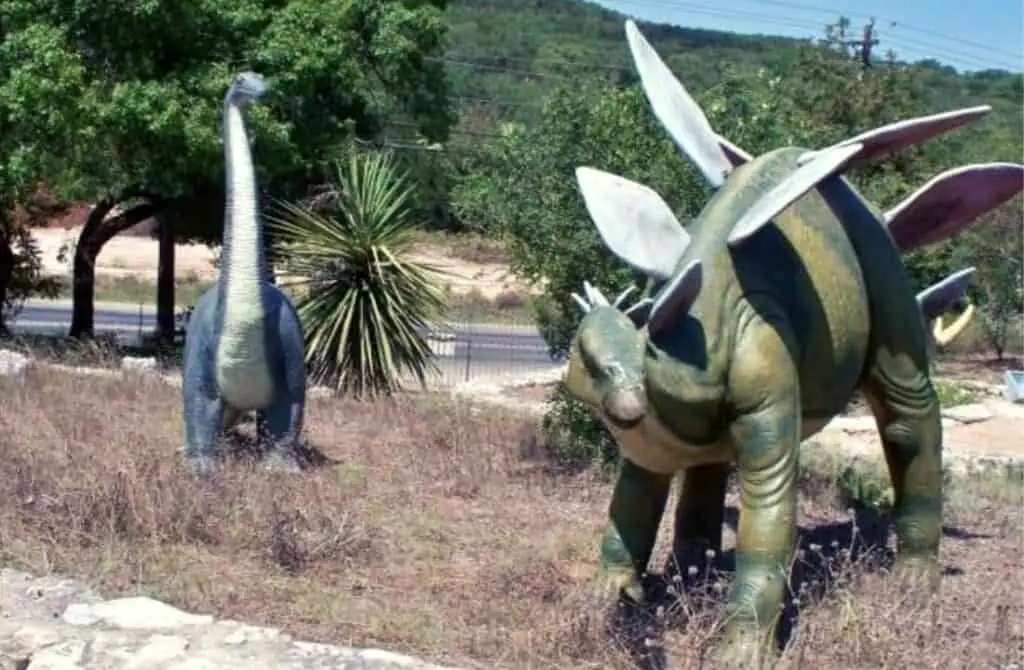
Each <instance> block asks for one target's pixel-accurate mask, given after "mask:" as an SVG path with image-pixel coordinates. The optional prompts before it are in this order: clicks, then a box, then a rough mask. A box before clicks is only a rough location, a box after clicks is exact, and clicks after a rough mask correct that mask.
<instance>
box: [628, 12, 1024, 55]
mask: <svg viewBox="0 0 1024 670" xmlns="http://www.w3.org/2000/svg"><path fill="white" fill-rule="evenodd" d="M747 1H755V0H747ZM616 4H618V5H625V6H627V7H628V6H631V5H633V6H640V7H644V6H649V7H665V8H671V9H688V10H690V11H694V13H699V12H700V11H705V12H706V11H711V10H714V11H715V12H716V13H717V14H719V15H723V16H729V15H730V14H732V15H733V16H734V17H747V18H754V19H757V20H769V19H771V18H772V17H771V16H765V15H760V16H759V15H758V13H757V12H749V11H745V10H738V9H729V10H724V9H722V8H720V7H714V6H708V5H699V4H695V3H689V2H685V1H677V0H671V1H670V0H616ZM756 4H757V5H758V6H759V7H763V6H765V5H768V6H775V7H784V8H788V9H796V10H800V11H804V12H813V13H816V14H820V15H829V16H832V17H835V16H836V11H835V10H834V9H831V8H826V7H822V6H820V5H810V4H806V3H799V2H789V1H788V0H756ZM844 14H845V15H847V16H848V17H849V18H863V19H870V18H872V15H868V14H864V13H861V12H854V13H850V12H844ZM874 16H875V17H877V19H878V22H879V23H885V24H888V25H889V27H901V28H903V29H905V30H909V31H911V32H917V33H921V34H923V35H929V36H931V37H933V38H938V39H941V40H944V41H948V42H954V43H957V44H961V45H964V46H968V47H971V48H974V49H981V50H983V51H987V52H989V53H994V54H998V55H1002V56H1009V57H1012V58H1014V59H1015V60H1017V61H1018V62H1019V61H1020V59H1021V54H1019V53H1018V54H1014V53H1011V52H1009V51H1006V50H1004V49H999V48H996V47H993V46H992V45H986V44H982V43H980V42H972V41H970V40H965V39H962V38H958V37H952V36H950V35H946V34H943V33H941V32H938V31H936V30H933V29H931V28H925V27H921V26H915V25H912V24H910V23H907V22H906V21H898V20H894V19H892V18H888V17H882V16H878V15H874ZM786 22H787V23H792V24H794V26H795V27H805V26H806V25H807V23H808V22H807V21H806V20H805V19H796V18H792V19H789V18H787V19H786ZM801 24H802V25H801ZM931 46H934V47H935V48H939V47H938V45H934V44H933V45H931ZM963 55H965V56H969V57H972V58H974V59H977V58H978V56H976V55H970V54H963Z"/></svg>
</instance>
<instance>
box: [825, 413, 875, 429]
mask: <svg viewBox="0 0 1024 670" xmlns="http://www.w3.org/2000/svg"><path fill="white" fill-rule="evenodd" d="M822 430H841V431H843V432H844V433H866V432H876V431H877V430H878V426H877V425H876V424H875V417H873V416H871V415H867V416H837V417H836V418H834V419H832V420H831V421H829V422H828V423H827V424H826V425H825V427H824V428H823V429H822Z"/></svg>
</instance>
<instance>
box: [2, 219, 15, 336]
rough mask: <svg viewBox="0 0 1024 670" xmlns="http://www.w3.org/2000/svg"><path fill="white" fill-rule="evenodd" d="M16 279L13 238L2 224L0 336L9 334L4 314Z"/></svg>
mask: <svg viewBox="0 0 1024 670" xmlns="http://www.w3.org/2000/svg"><path fill="white" fill-rule="evenodd" d="M13 277H14V250H13V249H11V237H10V235H8V234H7V231H6V230H5V229H4V222H0V334H4V335H6V334H7V323H6V322H5V320H4V316H5V315H4V312H5V310H6V308H7V288H8V287H9V286H10V285H11V279H12V278H13Z"/></svg>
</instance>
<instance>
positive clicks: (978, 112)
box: [798, 105, 992, 164]
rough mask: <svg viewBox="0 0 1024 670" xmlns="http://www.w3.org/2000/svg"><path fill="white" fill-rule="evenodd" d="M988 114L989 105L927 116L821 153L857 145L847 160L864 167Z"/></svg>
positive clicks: (868, 133)
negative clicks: (868, 162)
mask: <svg viewBox="0 0 1024 670" xmlns="http://www.w3.org/2000/svg"><path fill="white" fill-rule="evenodd" d="M991 110H992V107H990V106H989V105H980V106H978V107H965V108H963V109H954V110H952V111H949V112H942V113H941V114H930V115H928V116H919V117H917V118H913V119H905V120H903V121H897V122H895V123H890V124H887V125H884V126H881V127H879V128H875V129H874V130H868V131H866V132H863V133H861V134H860V135H857V136H856V137H851V138H849V139H846V140H843V141H842V142H839V143H838V144H833V145H832V146H831V147H828V148H827V149H822V150H821V151H828V150H830V149H835V148H837V147H843V146H848V145H852V144H859V145H861V149H860V151H859V152H858V153H857V154H856V155H855V156H853V158H851V159H850V160H851V163H853V164H860V163H865V162H867V161H870V160H873V159H876V158H881V157H883V156H887V155H889V154H891V153H895V152H897V151H900V150H902V149H906V148H907V147H910V146H913V145H915V144H920V143H922V142H926V141H928V140H930V139H932V138H933V137H935V136H936V135H941V134H942V133H945V132H948V131H950V130H953V129H954V128H957V127H959V126H962V125H964V124H966V123H970V122H971V121H976V120H978V119H980V118H981V117H983V116H985V115H986V114H988V113H989V112H990V111H991ZM821 151H809V152H807V153H805V154H804V155H803V156H801V157H800V158H799V159H798V162H799V163H806V162H807V161H809V160H811V159H812V158H813V157H814V156H815V154H818V153H821Z"/></svg>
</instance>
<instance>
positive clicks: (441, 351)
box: [425, 320, 563, 388]
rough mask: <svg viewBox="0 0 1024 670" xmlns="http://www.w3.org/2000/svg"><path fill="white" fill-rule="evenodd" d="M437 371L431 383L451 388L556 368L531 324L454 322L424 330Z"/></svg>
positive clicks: (556, 360) (555, 362) (553, 359)
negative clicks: (473, 382) (488, 379)
mask: <svg viewBox="0 0 1024 670" xmlns="http://www.w3.org/2000/svg"><path fill="white" fill-rule="evenodd" d="M425 336H426V340H427V343H428V344H429V345H430V349H431V351H433V352H434V356H435V364H436V365H437V367H438V368H439V372H438V373H437V374H435V375H433V376H432V378H431V379H430V383H431V386H436V387H442V388H445V387H452V386H455V385H457V384H460V383H463V382H468V381H472V380H476V379H481V378H498V377H509V376H521V375H529V374H532V373H536V372H543V371H546V370H550V369H552V368H555V367H558V366H559V365H561V364H562V363H563V361H561V360H558V359H555V358H552V356H551V355H550V354H549V352H548V346H547V343H546V342H545V341H544V338H543V337H542V336H541V333H540V332H539V331H538V329H537V326H536V325H534V324H532V323H524V322H515V321H511V320H509V321H503V322H498V323H493V322H491V323H481V322H477V321H461V322H459V321H456V322H448V323H446V324H444V325H438V326H435V327H433V328H432V329H431V330H430V331H428V332H426V333H425Z"/></svg>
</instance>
